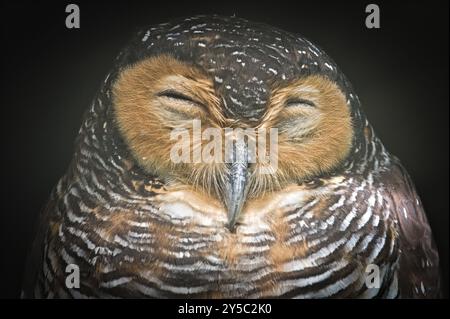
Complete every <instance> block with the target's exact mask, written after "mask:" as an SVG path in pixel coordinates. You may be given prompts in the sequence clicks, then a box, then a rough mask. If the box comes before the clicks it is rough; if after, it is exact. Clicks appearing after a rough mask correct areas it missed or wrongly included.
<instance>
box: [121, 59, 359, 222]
mask: <svg viewBox="0 0 450 319" xmlns="http://www.w3.org/2000/svg"><path fill="white" fill-rule="evenodd" d="M212 78H213V76H211V75H208V74H206V73H204V72H203V71H202V70H200V69H198V68H196V67H194V66H191V65H188V64H185V63H183V62H180V61H178V60H176V59H174V58H172V57H169V56H166V55H162V56H158V57H152V58H149V59H146V60H143V61H141V62H139V63H137V64H135V65H133V66H131V67H129V68H128V69H125V70H123V71H122V72H121V74H120V75H119V77H118V79H117V80H116V82H115V84H114V87H113V98H114V101H113V102H114V111H115V117H116V122H117V124H118V127H119V130H120V132H121V134H122V136H123V138H124V139H125V141H126V142H127V145H128V147H129V149H130V151H131V153H132V155H133V156H134V158H135V159H136V161H137V162H138V164H139V165H140V166H141V167H143V168H144V169H145V170H147V171H148V172H151V173H154V174H157V175H158V176H159V177H161V178H162V179H164V180H166V181H167V182H169V183H172V182H173V183H176V184H177V185H179V184H181V185H185V186H187V187H192V188H193V189H194V190H197V191H200V192H202V193H205V194H207V195H210V196H213V197H215V198H216V199H219V200H220V201H221V202H222V203H223V204H224V206H225V208H226V210H227V213H228V220H229V225H228V226H229V228H230V229H233V228H234V225H235V223H236V221H237V220H238V218H239V215H240V214H241V212H242V210H243V209H245V203H246V202H247V201H248V200H252V199H255V198H257V197H260V196H263V195H264V194H265V193H268V192H273V191H278V190H282V189H283V188H284V187H286V186H288V185H289V184H296V183H298V182H301V181H304V180H306V179H309V178H311V177H314V176H322V175H323V174H326V173H328V172H331V171H332V170H333V169H334V168H336V167H337V166H338V165H339V164H340V163H342V161H343V160H344V159H345V158H346V157H347V155H348V153H349V150H350V147H351V142H352V137H353V127H352V123H351V116H350V110H349V108H348V106H347V104H346V98H345V96H344V94H343V93H342V91H341V90H340V89H339V87H338V86H337V85H336V84H335V83H334V82H332V81H331V80H329V79H327V78H326V77H322V76H316V75H311V76H307V77H300V78H298V79H295V80H290V81H285V83H284V84H282V85H279V86H277V87H274V88H272V91H271V92H270V99H269V100H268V102H267V105H266V111H265V113H264V114H263V115H262V116H261V118H260V119H259V120H258V122H257V123H256V124H255V125H254V126H251V128H255V129H259V128H264V129H266V130H268V129H271V128H276V129H277V130H278V135H277V136H278V145H277V149H278V150H277V158H278V160H277V161H278V166H277V169H276V170H274V171H273V172H272V173H270V174H263V173H261V172H262V169H263V168H265V164H264V163H261V162H258V161H256V163H249V161H248V159H249V156H248V154H249V149H248V144H247V143H246V142H244V143H243V144H239V143H235V144H233V150H232V152H231V157H232V158H231V160H229V159H228V160H225V161H222V162H204V161H195V155H194V153H195V152H196V150H197V149H199V148H200V149H201V150H204V149H205V146H206V145H207V144H208V143H209V142H210V141H209V140H205V139H204V138H203V133H204V132H205V131H206V130H207V129H209V128H217V129H220V130H223V129H225V128H229V127H234V128H239V127H241V128H243V127H245V128H248V127H249V124H248V123H245V122H241V120H240V119H239V118H230V117H229V116H228V117H227V116H226V115H225V114H226V112H224V105H223V104H222V103H223V102H222V100H223V94H224V93H223V92H222V93H221V95H220V96H219V94H218V92H217V88H216V87H215V85H214V82H213V79H212ZM236 92H237V94H238V93H239V91H238V90H237V89H236ZM193 120H196V121H197V122H198V123H199V125H201V128H200V129H199V130H200V132H201V134H202V138H200V139H199V140H198V141H197V143H196V142H195V141H194V140H193V139H190V140H189V144H188V145H187V146H188V148H189V159H191V161H190V162H174V161H173V159H172V158H171V152H172V149H173V146H174V144H175V143H176V142H177V141H174V140H172V139H171V134H172V133H173V132H174V130H178V129H183V130H186V135H188V136H189V137H192V136H195V127H194V125H193V123H194V122H193ZM219 139H221V140H224V135H223V134H222V133H220V134H219ZM222 151H224V149H222V150H220V153H222ZM201 152H203V151H201ZM214 152H216V150H214ZM224 153H226V152H224ZM202 156H203V153H202ZM225 156H226V154H223V158H224V157H225ZM224 159H225V158H224Z"/></svg>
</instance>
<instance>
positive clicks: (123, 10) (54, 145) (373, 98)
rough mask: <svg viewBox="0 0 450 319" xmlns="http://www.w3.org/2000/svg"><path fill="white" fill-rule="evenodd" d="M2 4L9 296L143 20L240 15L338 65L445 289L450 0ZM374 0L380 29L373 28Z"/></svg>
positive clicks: (4, 286) (3, 287) (4, 242)
mask: <svg viewBox="0 0 450 319" xmlns="http://www.w3.org/2000/svg"><path fill="white" fill-rule="evenodd" d="M71 2H72V3H76V4H78V5H79V6H80V11H81V29H66V27H65V18H66V15H67V14H66V13H65V7H66V5H67V4H68V3H70V2H65V1H58V2H41V1H33V2H15V1H14V2H12V1H10V2H2V10H1V23H2V43H1V44H2V45H1V51H2V54H3V58H2V103H1V113H0V114H1V120H2V125H1V129H2V136H3V143H2V153H1V159H2V167H3V176H2V192H1V194H2V205H1V210H2V211H1V241H0V245H1V246H0V247H1V253H0V258H1V263H0V266H1V269H0V270H1V273H0V275H1V277H0V293H1V295H0V296H1V297H8V298H14V297H18V296H19V293H20V283H21V277H22V273H23V267H24V262H25V256H26V252H27V249H28V246H29V245H30V241H31V239H32V236H33V225H34V223H35V222H36V217H37V214H38V212H39V210H40V209H41V208H42V206H43V205H44V204H45V202H46V200H47V197H48V195H49V192H50V190H51V188H52V187H53V186H54V185H55V184H56V182H57V180H58V179H59V177H60V176H61V175H62V174H63V173H64V171H65V169H66V167H67V165H68V163H69V161H70V159H71V156H72V149H73V141H74V139H75V136H76V135H77V132H78V128H79V126H80V125H81V116H82V113H83V111H84V110H85V109H86V108H87V107H88V105H89V103H90V101H91V99H92V98H93V97H94V94H95V91H96V90H97V89H98V87H99V85H100V83H101V81H102V80H103V78H104V76H105V75H106V73H107V71H108V70H109V68H110V67H111V66H112V62H113V59H114V58H115V56H116V55H117V54H118V52H119V50H120V49H121V48H122V47H123V45H124V44H125V43H126V42H127V41H128V40H129V38H130V36H131V35H132V34H133V31H135V30H136V28H137V27H139V26H145V25H150V24H156V23H159V22H165V21H166V20H169V19H171V18H175V17H180V16H188V15H193V14H200V13H218V14H223V15H233V14H235V15H237V16H239V17H243V18H247V19H250V20H255V21H260V22H265V23H268V24H272V25H274V26H277V27H281V28H283V29H286V30H288V31H291V32H296V33H299V34H302V35H304V36H306V37H307V38H308V39H310V40H312V41H313V42H314V43H316V44H318V45H319V46H321V47H322V48H323V49H325V51H326V52H327V53H328V54H329V55H330V56H331V57H332V58H333V59H334V60H335V61H336V62H337V64H338V65H339V66H340V68H341V69H342V70H343V71H344V73H345V74H346V75H347V76H348V78H349V79H350V81H351V82H352V83H353V85H354V87H355V89H356V92H357V93H358V95H359V97H360V99H361V101H362V103H363V107H364V110H365V112H366V113H367V115H368V118H369V120H370V122H371V123H372V125H373V126H374V127H375V130H376V131H377V132H378V134H379V136H380V137H381V139H382V140H383V142H384V144H385V145H386V147H387V148H388V149H389V150H390V151H391V152H392V153H393V154H395V155H397V156H398V157H399V158H400V159H401V160H402V162H403V164H404V166H405V167H406V168H407V170H408V171H409V173H410V174H411V176H412V178H413V180H414V181H415V184H416V186H417V189H418V192H419V194H420V196H421V198H422V201H423V203H424V206H425V208H426V211H427V214H428V218H429V221H430V224H431V227H432V229H433V231H434V236H435V239H436V242H437V245H438V248H439V251H440V256H441V267H442V272H443V277H444V278H443V284H444V287H445V289H444V290H445V292H444V294H445V296H448V268H449V265H448V251H449V223H448V221H449V220H448V216H449V206H448V203H449V201H448V194H449V193H448V191H449V189H448V188H449V180H448V176H449V172H448V167H449V165H448V164H449V161H448V153H449V144H448V137H449V122H448V119H449V99H448V12H449V11H448V10H449V9H448V1H436V2H435V1H421V2H406V1H388V2H384V1H378V0H373V1H372V0H371V1H359V2H355V1H343V2H342V3H332V2H323V1H317V0H314V1H306V0H297V1H289V2H281V1H272V2H269V3H267V4H261V1H259V2H247V1H245V2H244V1H239V2H236V3H233V2H230V1H228V0H227V1H220V2H219V1H209V2H192V1H185V2H184V3H174V2H173V1H145V2H144V1H137V2H131V1H111V2H106V1H78V0H73V1H71ZM372 2H373V3H377V4H378V5H379V6H380V9H381V29H378V30H375V29H367V28H366V27H365V23H364V21H365V17H366V13H365V7H366V5H367V4H369V3H372Z"/></svg>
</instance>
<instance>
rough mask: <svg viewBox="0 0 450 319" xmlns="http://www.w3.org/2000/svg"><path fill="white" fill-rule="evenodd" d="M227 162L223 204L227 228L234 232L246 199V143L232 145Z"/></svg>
mask: <svg viewBox="0 0 450 319" xmlns="http://www.w3.org/2000/svg"><path fill="white" fill-rule="evenodd" d="M231 153H232V154H230V156H231V157H232V158H230V159H229V160H228V161H227V162H228V163H227V167H228V175H227V180H226V185H225V194H224V202H225V206H226V208H227V213H228V228H229V229H230V231H231V232H234V228H235V224H236V221H237V220H238V218H239V215H240V213H241V211H242V208H243V207H244V204H245V201H246V198H247V191H248V187H247V184H248V183H247V181H248V146H247V143H245V142H241V143H238V142H236V143H234V145H233V151H232V152H231Z"/></svg>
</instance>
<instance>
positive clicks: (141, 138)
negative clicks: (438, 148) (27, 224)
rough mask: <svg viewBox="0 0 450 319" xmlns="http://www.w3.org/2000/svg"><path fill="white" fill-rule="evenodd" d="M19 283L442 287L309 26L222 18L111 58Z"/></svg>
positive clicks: (258, 294) (407, 202) (136, 288)
mask: <svg viewBox="0 0 450 319" xmlns="http://www.w3.org/2000/svg"><path fill="white" fill-rule="evenodd" d="M237 132H241V133H242V132H256V133H255V134H254V135H251V134H248V135H246V137H245V138H244V139H240V140H239V139H238V138H237V137H236V136H237ZM269 132H270V133H269ZM272 132H274V134H272ZM199 134H200V135H199ZM209 135H211V136H213V137H214V139H213V138H209V139H208V136H209ZM196 136H197V137H196ZM180 137H181V138H180ZM184 137H187V139H185V140H184V142H183V143H181V142H180V141H181V140H182V139H183V138H184ZM260 137H261V139H259V138H260ZM226 141H228V144H227V145H228V148H227V147H226V145H225V146H224V144H226V143H225V142H226ZM239 141H240V142H239ZM256 141H257V142H258V144H259V145H260V144H262V146H261V148H258V149H257V150H256V151H255V149H254V147H252V145H254V144H255V142H256ZM238 142H239V143H238ZM272 142H273V143H272ZM177 143H181V144H182V148H184V150H185V151H186V152H185V154H184V155H185V159H187V160H184V161H180V160H176V158H177V156H174V155H180V152H178V150H176V149H175V151H174V147H175V146H176V145H177ZM211 143H212V144H213V146H217V145H218V147H217V148H216V147H214V148H213V147H211ZM199 154H200V156H199ZM205 154H206V155H208V154H209V155H214V156H217V157H218V158H221V160H217V161H206V160H205V159H204V156H203V155H205ZM268 154H269V155H270V156H271V155H274V158H276V161H275V162H270V161H269V162H267V161H264V160H262V159H264V157H265V156H266V155H268ZM196 155H197V156H196ZM174 157H175V159H174ZM195 157H197V158H195ZM69 266H70V267H69ZM74 267H75V268H74ZM70 269H77V270H78V271H77V272H76V273H75V272H74V273H71V271H70ZM69 275H70V276H73V275H77V276H78V278H76V279H77V281H73V283H75V284H72V285H68V280H67V279H68V276H69ZM25 276H26V277H25V281H24V285H23V296H24V297H36V298H52V297H53V298H110V297H123V298H131V297H133V298H134V297H137V298H274V297H277V298H278V297H279V298H375V297H377V298H433V297H438V296H439V294H440V278H439V257H438V253H437V250H436V248H435V245H434V242H433V239H432V233H431V230H430V226H429V224H428V221H427V217H426V215H425V213H424V210H423V206H422V204H421V202H420V199H419V197H418V195H417V193H416V191H415V188H414V185H413V183H412V181H411V179H410V177H409V176H408V174H407V172H406V171H405V169H404V168H403V166H402V165H401V163H400V162H399V160H398V159H397V158H396V157H394V156H393V155H391V154H390V153H389V152H388V151H387V150H386V148H385V147H384V146H383V144H382V142H381V141H380V139H379V138H378V137H377V135H376V134H375V132H374V130H373V128H372V126H371V125H370V124H369V122H368V120H367V119H366V116H365V115H364V113H363V110H362V108H361V103H360V100H359V99H358V97H357V95H356V93H355V92H354V91H353V89H352V86H351V84H350V83H349V81H348V80H347V78H346V77H345V76H344V74H343V73H342V72H341V71H340V69H339V68H338V66H337V65H336V64H335V63H334V62H333V60H332V59H330V58H329V57H328V56H327V55H326V54H325V53H324V51H323V50H322V49H320V48H319V47H317V46H316V45H314V44H313V43H311V42H310V41H308V40H307V39H305V38H304V37H301V36H298V35H294V34H291V33H288V32H285V31H283V30H280V29H277V28H274V27H271V26H268V25H264V24H259V23H253V22H249V21H247V20H244V19H241V18H237V17H221V16H195V17H191V18H186V19H179V20H175V21H172V22H169V23H163V24H159V25H156V26H153V27H149V28H146V29H144V30H142V31H140V32H138V33H137V35H136V36H135V37H134V38H133V39H132V40H131V41H130V43H129V44H128V45H127V46H126V48H125V49H124V50H123V51H121V53H120V54H119V55H118V57H117V59H116V61H115V63H114V67H113V69H112V70H111V71H110V72H109V74H107V76H106V77H105V79H104V81H103V83H102V84H101V87H100V89H99V91H98V93H97V95H96V96H95V98H94V99H93V101H92V105H91V106H90V107H89V109H88V110H87V112H86V113H85V115H84V119H83V123H82V125H81V128H80V131H79V134H78V137H77V139H76V143H75V151H74V155H73V159H72V161H71V163H70V165H69V167H68V169H67V172H66V173H65V175H64V176H63V177H62V178H61V179H60V180H59V182H58V183H57V185H56V186H55V188H54V189H53V191H52V193H51V196H50V199H49V201H48V204H47V205H46V207H45V209H44V210H43V212H42V214H41V216H40V223H39V227H38V232H37V235H36V239H35V241H34V245H33V248H32V252H31V254H30V258H29V262H28V266H27V271H26V274H25ZM72 279H73V278H72Z"/></svg>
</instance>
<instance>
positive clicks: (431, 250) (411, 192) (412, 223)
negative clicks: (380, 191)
mask: <svg viewBox="0 0 450 319" xmlns="http://www.w3.org/2000/svg"><path fill="white" fill-rule="evenodd" d="M381 181H382V182H383V184H384V186H385V187H386V191H387V193H388V194H387V196H386V199H387V200H388V201H389V202H390V205H391V207H392V209H391V211H393V212H395V214H396V215H395V217H396V219H397V221H398V229H399V245H400V250H401V252H400V260H399V272H398V276H399V277H398V279H399V291H400V297H402V298H439V297H440V271H439V255H438V251H437V249H436V246H435V243H434V240H433V235H432V232H431V228H430V225H429V223H428V219H427V216H426V214H425V211H424V209H423V206H422V203H421V201H420V199H419V196H418V195H417V192H416V189H415V187H414V184H413V183H412V180H411V178H410V177H409V175H408V173H407V172H406V170H405V168H404V167H403V166H402V165H401V163H400V162H399V161H398V160H397V159H395V160H394V163H393V165H392V167H391V169H390V170H389V171H388V172H386V173H384V174H383V175H382V176H381Z"/></svg>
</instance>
